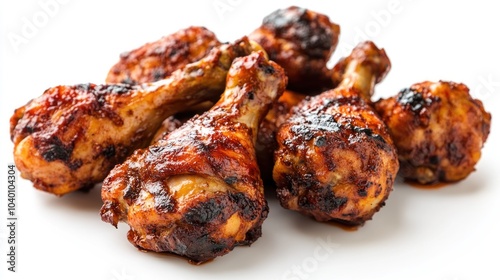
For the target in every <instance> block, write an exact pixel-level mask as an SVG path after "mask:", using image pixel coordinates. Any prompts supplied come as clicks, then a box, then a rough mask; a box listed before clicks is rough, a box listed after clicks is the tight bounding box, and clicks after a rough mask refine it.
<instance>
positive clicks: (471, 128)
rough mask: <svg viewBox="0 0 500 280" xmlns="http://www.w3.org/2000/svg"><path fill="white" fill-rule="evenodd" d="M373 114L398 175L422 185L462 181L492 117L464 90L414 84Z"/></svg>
mask: <svg viewBox="0 0 500 280" xmlns="http://www.w3.org/2000/svg"><path fill="white" fill-rule="evenodd" d="M375 108H376V110H377V112H378V113H379V114H380V116H381V117H382V119H383V120H384V122H385V123H386V124H387V126H388V127H389V132H390V134H391V136H392V138H393V140H394V143H395V144H396V147H397V148H398V154H399V161H400V163H401V175H402V176H403V177H404V178H406V179H410V180H415V181H418V182H419V183H423V184H428V183H434V182H437V181H444V182H453V181H458V180H461V179H464V178H466V177H467V176H468V175H469V174H470V173H471V172H472V171H474V166H475V165H476V163H477V162H478V160H479V158H480V157H481V148H482V147H483V145H484V142H485V141H486V139H487V138H488V134H489V132H490V124H491V115H490V114H489V113H488V112H486V111H485V110H484V107H483V103H482V102H481V101H479V100H477V99H473V98H472V97H471V96H470V94H469V89H468V88H467V86H465V85H464V84H459V83H453V82H446V81H439V82H437V83H434V82H422V83H417V84H414V85H412V86H411V87H409V88H406V89H403V90H401V91H400V92H399V93H398V94H397V95H396V96H393V97H390V98H388V99H383V100H379V101H378V102H376V103H375Z"/></svg>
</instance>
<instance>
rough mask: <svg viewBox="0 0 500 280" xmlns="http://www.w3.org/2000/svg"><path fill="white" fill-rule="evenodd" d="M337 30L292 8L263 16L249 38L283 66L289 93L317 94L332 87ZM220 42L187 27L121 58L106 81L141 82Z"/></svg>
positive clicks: (162, 74)
mask: <svg viewBox="0 0 500 280" xmlns="http://www.w3.org/2000/svg"><path fill="white" fill-rule="evenodd" d="M339 35H340V26H339V25H337V24H335V23H332V22H330V19H329V18H328V16H326V15H323V14H320V13H317V12H314V11H311V10H308V9H304V8H299V7H296V6H292V7H289V8H286V9H280V10H277V11H275V12H273V13H271V14H270V15H268V16H266V17H265V18H264V20H263V22H262V25H261V26H260V27H259V28H257V29H256V30H254V31H253V32H252V33H250V35H248V36H249V38H250V39H251V40H254V41H256V42H257V43H259V44H260V45H262V47H263V48H264V50H265V51H266V52H267V54H268V55H269V58H270V59H271V60H273V61H276V62H277V63H278V64H279V65H280V66H281V67H283V68H284V69H285V71H286V73H287V76H288V78H289V88H290V89H291V90H294V91H298V92H302V93H307V94H311V93H313V94H316V93H320V92H322V91H323V90H324V89H329V88H332V87H333V86H334V85H335V84H333V83H332V79H331V76H332V72H331V69H328V68H327V66H326V64H327V62H328V61H329V60H330V56H331V54H332V53H333V51H334V50H335V48H336V47H337V43H338V39H339ZM218 44H219V42H218V41H217V38H216V37H215V35H214V34H213V33H212V32H210V31H208V30H206V29H204V28H202V27H190V28H187V29H184V30H180V31H178V32H176V33H174V34H172V35H169V36H166V37H164V38H162V39H160V40H158V41H155V42H152V43H148V44H145V45H143V46H141V47H139V48H138V49H135V50H133V51H131V52H126V53H125V54H123V55H121V57H120V61H119V62H118V63H117V64H116V65H115V66H113V68H111V70H110V71H109V74H108V78H107V80H106V82H108V83H111V82H112V83H115V82H126V83H132V84H135V83H144V82H152V81H157V80H159V79H162V78H164V77H166V76H168V75H169V73H170V72H172V71H173V70H175V69H176V67H180V66H182V65H185V64H186V63H189V62H193V61H196V60H197V59H200V58H201V57H203V55H204V53H206V52H207V51H208V50H209V49H210V48H212V47H214V46H217V45H218Z"/></svg>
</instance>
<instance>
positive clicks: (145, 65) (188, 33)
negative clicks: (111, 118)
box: [106, 26, 220, 84]
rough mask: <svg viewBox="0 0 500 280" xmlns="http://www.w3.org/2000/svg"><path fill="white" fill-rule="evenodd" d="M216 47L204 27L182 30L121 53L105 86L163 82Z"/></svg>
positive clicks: (217, 44) (208, 31)
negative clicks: (162, 80)
mask: <svg viewBox="0 0 500 280" xmlns="http://www.w3.org/2000/svg"><path fill="white" fill-rule="evenodd" d="M219 45H220V42H219V40H217V37H216V36H215V34H214V33H212V32H211V31H210V30H208V29H206V28H204V27H198V26H192V27H189V28H186V29H181V30H179V31H177V32H175V33H173V34H170V35H168V36H165V37H163V38H161V39H160V40H158V41H155V42H152V43H147V44H145V45H143V46H141V47H139V48H137V49H135V50H133V51H130V52H126V53H123V54H121V55H120V61H119V62H118V63H116V64H115V65H114V66H113V67H112V68H111V70H109V73H108V77H107V78H106V83H127V84H142V83H149V82H156V81H158V80H161V79H165V78H166V77H168V76H170V75H171V74H172V72H174V71H175V70H177V69H179V68H182V67H184V66H186V65H187V64H189V63H192V62H195V61H198V60H200V59H202V58H203V57H204V56H206V55H207V54H208V52H209V51H210V50H211V49H212V48H214V47H216V46H219Z"/></svg>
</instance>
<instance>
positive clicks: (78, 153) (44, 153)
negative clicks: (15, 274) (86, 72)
mask: <svg viewBox="0 0 500 280" xmlns="http://www.w3.org/2000/svg"><path fill="white" fill-rule="evenodd" d="M256 49H261V48H260V46H258V45H256V44H255V43H250V42H249V41H248V39H246V38H244V39H242V40H239V41H237V42H236V43H234V44H226V45H222V46H220V47H217V48H215V49H213V50H212V51H211V52H210V54H209V55H208V56H207V57H206V58H204V59H202V60H200V61H198V62H196V63H193V64H189V65H187V66H186V67H184V68H183V69H180V70H179V71H176V72H174V73H173V74H172V76H170V77H169V78H168V79H165V80H162V81H159V82H156V83H151V84H145V85H143V86H129V85H125V84H118V85H94V84H83V85H77V86H58V87H54V88H50V89H48V90H47V91H45V93H44V94H43V95H42V96H40V97H38V98H36V99H33V100H32V101H30V102H29V103H28V104H26V105H25V106H23V107H21V108H19V109H17V110H16V111H15V113H14V115H13V116H12V117H11V119H10V125H11V126H10V132H11V138H12V141H13V142H14V159H15V162H16V165H17V167H18V168H19V170H20V171H21V175H22V176H23V177H24V178H27V179H29V180H31V181H33V183H34V186H35V187H36V188H38V189H40V190H44V191H47V192H50V193H53V194H57V195H63V194H66V193H68V192H71V191H74V190H77V189H81V188H85V187H89V186H92V185H93V184H94V183H97V182H100V181H102V180H103V179H104V177H105V176H106V175H107V174H108V172H109V171H110V170H111V168H113V166H114V165H115V164H117V163H119V162H122V161H123V160H124V159H125V157H126V156H128V155H130V154H131V153H132V152H133V151H134V150H135V149H137V148H139V147H145V146H147V145H148V144H149V142H150V141H151V139H152V137H153V135H154V133H155V132H156V130H157V129H158V128H159V127H160V124H161V122H162V121H163V120H164V119H165V118H167V117H168V116H170V115H172V114H174V113H176V112H179V111H181V110H184V109H185V108H189V107H190V106H191V105H194V104H197V103H200V102H203V101H206V100H209V99H213V98H214V97H215V98H216V97H217V96H219V95H220V93H221V92H222V91H223V90H224V85H225V81H226V75H227V71H228V70H229V67H230V65H231V62H232V61H233V60H234V58H236V57H239V56H244V55H247V54H250V53H251V52H252V51H253V50H256Z"/></svg>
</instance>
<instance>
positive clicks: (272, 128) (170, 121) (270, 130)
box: [151, 90, 307, 185]
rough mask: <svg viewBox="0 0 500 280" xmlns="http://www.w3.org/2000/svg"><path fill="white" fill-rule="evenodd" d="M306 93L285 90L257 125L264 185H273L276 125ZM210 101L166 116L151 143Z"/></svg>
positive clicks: (259, 162) (199, 111)
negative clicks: (187, 110)
mask: <svg viewBox="0 0 500 280" xmlns="http://www.w3.org/2000/svg"><path fill="white" fill-rule="evenodd" d="M306 96H307V95H304V94H300V93H296V92H292V91H289V90H285V92H283V94H282V95H281V97H280V98H279V99H278V101H276V102H275V103H274V104H273V105H272V106H271V109H269V113H267V115H266V117H265V118H264V119H263V120H262V122H261V123H260V126H259V132H258V135H257V142H256V143H255V152H256V153H257V163H258V164H259V169H260V175H261V177H262V180H263V181H264V184H265V185H274V181H273V166H274V151H275V150H276V147H277V144H276V132H277V131H278V127H279V126H280V125H281V124H282V123H283V121H284V120H285V116H286V115H287V114H288V112H289V111H290V109H291V108H292V107H294V106H295V105H297V104H298V103H299V102H300V101H302V100H303V99H304V98H306ZM208 105H210V102H208V101H207V102H204V103H202V104H200V106H196V107H193V108H192V109H193V110H190V111H189V112H183V113H181V114H178V115H175V116H171V117H168V118H167V119H166V120H165V121H163V123H162V125H161V127H160V129H159V130H158V131H157V132H156V135H155V137H154V138H153V140H152V141H151V143H155V142H157V141H158V140H159V139H161V138H162V137H164V136H165V135H166V134H168V133H171V132H172V131H174V130H175V129H177V128H179V127H180V126H181V125H183V124H184V123H185V122H186V121H188V120H189V119H190V118H191V117H193V116H194V115H195V114H201V113H203V112H204V111H206V109H205V108H206V107H207V106H208Z"/></svg>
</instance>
